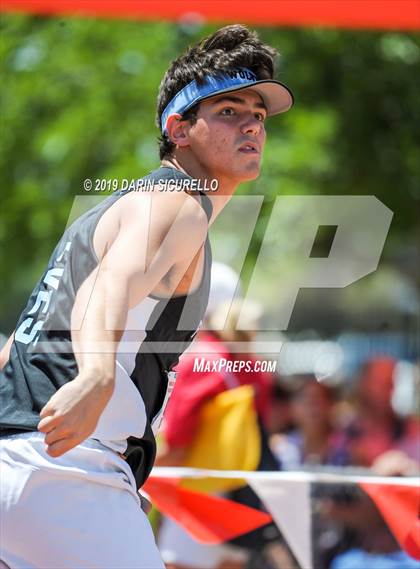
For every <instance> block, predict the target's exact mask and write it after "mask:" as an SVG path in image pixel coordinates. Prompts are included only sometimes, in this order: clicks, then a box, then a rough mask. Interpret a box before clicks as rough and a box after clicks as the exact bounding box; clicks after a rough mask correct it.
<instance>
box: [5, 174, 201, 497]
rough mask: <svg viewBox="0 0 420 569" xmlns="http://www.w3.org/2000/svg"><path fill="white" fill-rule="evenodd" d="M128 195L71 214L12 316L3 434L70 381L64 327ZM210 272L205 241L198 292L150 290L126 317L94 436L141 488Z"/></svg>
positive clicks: (72, 371)
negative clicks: (105, 228)
mask: <svg viewBox="0 0 420 569" xmlns="http://www.w3.org/2000/svg"><path fill="white" fill-rule="evenodd" d="M143 180H146V181H150V182H153V181H154V182H157V181H158V180H177V181H180V180H191V178H190V177H189V176H187V175H186V174H183V173H182V172H179V171H178V170H175V169H173V168H160V169H158V170H156V171H154V172H152V173H151V174H149V175H148V176H146V177H145V178H144V179H143ZM177 183H178V182H177ZM129 191H130V190H119V191H117V192H115V193H114V194H112V195H111V196H109V197H107V198H105V199H104V200H103V201H102V202H101V203H100V204H99V205H97V206H96V207H94V208H92V209H90V210H89V211H87V212H86V213H84V214H83V215H82V216H80V217H79V218H78V219H76V221H75V222H74V223H72V225H70V227H69V228H68V229H67V230H66V231H65V232H64V234H63V236H62V238H61V239H60V241H59V243H58V245H57V246H56V248H55V250H54V252H53V254H52V256H51V258H50V260H49V263H48V266H47V270H46V271H45V273H44V274H43V276H42V277H41V279H40V281H39V282H38V284H37V285H36V286H35V288H34V290H33V292H32V294H31V296H30V298H29V301H28V303H27V305H26V307H25V309H24V310H23V312H22V314H21V316H20V318H19V321H18V323H17V327H16V332H15V338H14V341H13V343H12V346H11V350H10V358H9V361H8V363H7V364H6V366H5V367H4V369H3V370H2V372H1V375H0V435H10V434H15V433H19V432H23V431H33V430H36V429H37V425H38V422H39V413H40V411H41V409H42V407H43V406H44V405H45V404H46V403H47V401H48V400H49V399H50V397H51V396H52V395H53V394H54V393H55V392H56V391H57V390H58V389H59V388H60V387H61V386H62V385H64V384H65V383H67V382H69V381H71V380H72V379H74V378H75V377H76V375H77V363H76V359H75V356H74V353H73V351H72V343H71V333H70V316H71V312H72V308H73V304H74V300H75V296H76V293H77V291H78V289H79V287H80V286H81V284H82V283H83V282H84V281H85V280H86V278H87V277H88V276H89V274H90V273H91V272H92V271H93V270H94V269H95V267H97V265H98V262H99V261H98V259H97V257H96V254H95V251H94V249H93V235H94V231H95V228H96V226H97V224H98V221H99V220H100V218H101V217H102V215H103V214H104V213H105V212H106V211H107V210H108V209H109V208H110V207H111V206H112V205H113V204H114V203H116V201H117V200H119V199H124V196H125V195H127V194H128V193H129ZM201 205H202V207H203V209H204V210H205V212H206V215H207V219H210V217H211V213H212V205H211V202H210V199H209V198H208V197H207V196H206V195H205V194H203V193H201ZM180 246H181V247H182V244H180ZM210 269H211V249H210V243H209V240H208V238H207V239H206V243H205V261H204V270H203V276H202V279H201V283H200V285H199V286H198V288H197V289H195V290H194V291H193V292H191V293H190V294H189V295H184V296H173V297H171V298H169V299H163V298H157V297H154V296H153V295H149V296H148V297H146V298H145V299H143V300H142V301H141V302H140V303H139V304H138V305H137V306H135V307H134V308H132V309H130V310H129V313H128V317H127V322H126V326H125V330H124V332H123V336H122V338H121V341H120V343H119V346H118V350H117V356H116V365H115V372H116V373H115V388H114V392H113V395H112V397H111V400H110V401H109V403H108V404H107V406H106V407H105V409H104V411H103V413H102V415H101V417H100V419H99V422H98V425H97V427H96V429H95V431H94V433H93V434H92V435H91V438H94V439H97V440H99V441H101V443H102V444H104V445H105V446H106V447H108V448H111V449H112V450H114V451H116V452H120V453H123V454H124V455H125V457H126V459H127V462H128V463H129V465H130V467H131V469H132V470H133V473H134V476H135V478H136V482H137V484H138V487H140V486H141V485H142V484H143V483H144V481H145V480H146V478H147V476H148V475H149V473H150V470H151V468H152V466H153V462H154V459H155V454H156V442H155V434H156V431H157V429H158V427H159V423H160V420H161V418H162V415H163V411H164V408H165V407H166V404H167V402H168V398H169V395H170V392H171V391H172V389H173V385H174V381H175V378H174V375H175V374H174V373H173V372H172V369H173V367H174V366H175V365H176V364H177V363H178V360H179V356H180V355H181V353H182V352H183V351H184V350H185V349H186V348H187V347H188V345H189V344H190V343H191V341H192V339H193V337H194V335H195V333H196V331H197V328H198V327H199V325H200V322H201V319H202V317H203V315H204V312H205V309H206V307H207V302H208V295H209V288H210Z"/></svg>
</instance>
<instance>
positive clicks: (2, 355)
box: [0, 332, 15, 369]
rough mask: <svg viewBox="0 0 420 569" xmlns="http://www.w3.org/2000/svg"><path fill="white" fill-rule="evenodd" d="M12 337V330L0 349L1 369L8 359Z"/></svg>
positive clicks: (13, 335)
mask: <svg viewBox="0 0 420 569" xmlns="http://www.w3.org/2000/svg"><path fill="white" fill-rule="evenodd" d="M14 337H15V333H14V332H13V334H10V336H9V339H8V340H7V342H6V343H5V344H4V346H3V347H2V349H1V350H0V369H3V368H4V366H5V365H6V364H7V362H8V361H9V357H10V348H11V347H12V344H13V339H14Z"/></svg>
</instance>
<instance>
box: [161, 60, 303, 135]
mask: <svg viewBox="0 0 420 569" xmlns="http://www.w3.org/2000/svg"><path fill="white" fill-rule="evenodd" d="M240 89H252V90H253V91H255V92H256V93H258V94H259V95H260V97H261V99H262V100H263V102H264V105H265V106H266V108H267V116H272V115H277V114H279V113H284V112H285V111H288V110H289V109H290V107H291V106H292V105H293V95H292V93H291V91H290V89H288V87H286V85H283V83H280V82H279V81H275V80H274V79H262V80H260V81H259V80H258V79H257V76H256V75H255V74H254V73H253V72H252V71H250V70H249V69H246V68H240V69H236V70H233V71H228V72H226V73H225V74H223V75H209V76H208V77H206V79H205V80H204V81H203V83H201V84H198V83H197V82H196V81H195V80H194V81H191V83H188V85H186V86H185V87H184V88H183V89H181V91H179V92H178V93H177V94H176V95H175V97H174V98H173V99H172V100H171V101H170V103H169V104H168V105H167V106H166V108H165V110H164V111H163V113H162V119H161V128H162V132H163V133H164V132H166V127H167V124H168V119H169V117H171V116H172V115H181V116H182V115H183V114H184V113H185V112H186V111H188V109H190V108H191V107H193V106H194V105H196V104H197V103H199V102H200V101H204V100H205V99H209V98H210V97H214V96H215V95H220V94H221V93H230V92H232V91H239V90H240Z"/></svg>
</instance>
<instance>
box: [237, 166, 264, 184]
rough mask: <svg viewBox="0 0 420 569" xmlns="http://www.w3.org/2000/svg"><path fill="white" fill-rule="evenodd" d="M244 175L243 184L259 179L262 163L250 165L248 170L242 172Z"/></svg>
mask: <svg viewBox="0 0 420 569" xmlns="http://www.w3.org/2000/svg"><path fill="white" fill-rule="evenodd" d="M241 175H242V180H241V181H242V182H251V181H252V180H255V178H258V176H259V175H260V163H259V162H255V163H253V164H248V166H247V167H246V168H244V170H243V171H242V172H241Z"/></svg>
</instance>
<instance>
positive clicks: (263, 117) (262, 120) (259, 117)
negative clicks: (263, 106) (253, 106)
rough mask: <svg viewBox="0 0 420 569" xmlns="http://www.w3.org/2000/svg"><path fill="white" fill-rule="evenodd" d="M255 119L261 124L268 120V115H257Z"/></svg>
mask: <svg viewBox="0 0 420 569" xmlns="http://www.w3.org/2000/svg"><path fill="white" fill-rule="evenodd" d="M254 117H255V118H256V119H257V120H258V121H261V122H264V121H265V119H266V115H265V114H264V113H255V114H254Z"/></svg>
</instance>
